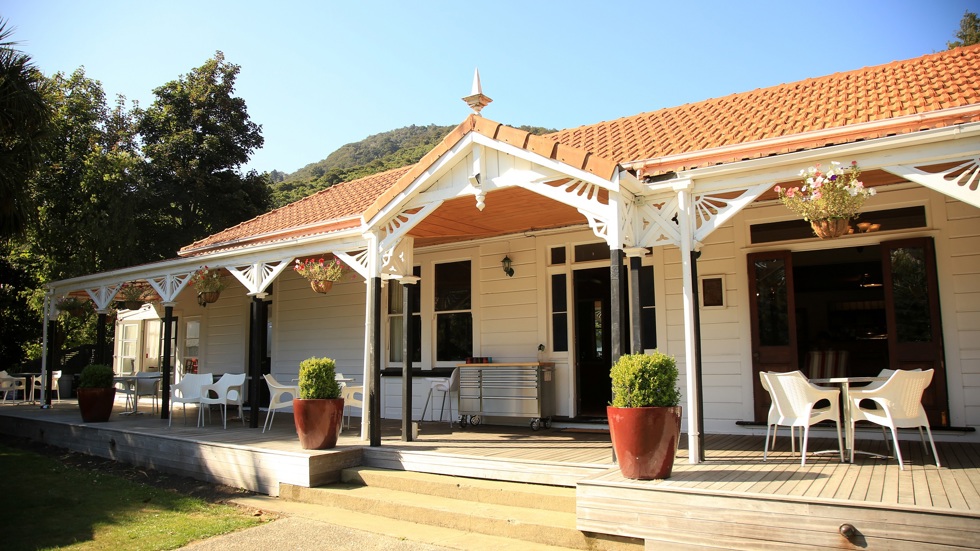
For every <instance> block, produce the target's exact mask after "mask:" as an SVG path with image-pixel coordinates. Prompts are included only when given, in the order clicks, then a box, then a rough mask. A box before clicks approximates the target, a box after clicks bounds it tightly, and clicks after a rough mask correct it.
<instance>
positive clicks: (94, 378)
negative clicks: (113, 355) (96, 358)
mask: <svg viewBox="0 0 980 551" xmlns="http://www.w3.org/2000/svg"><path fill="white" fill-rule="evenodd" d="M113 376H115V373H113V371H112V368H111V367H109V366H107V365H102V364H91V365H87V366H85V369H83V370H82V374H81V377H80V378H79V381H78V388H109V387H111V386H112V378H113Z"/></svg>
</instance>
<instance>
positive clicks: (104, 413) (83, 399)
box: [77, 387, 116, 423]
mask: <svg viewBox="0 0 980 551" xmlns="http://www.w3.org/2000/svg"><path fill="white" fill-rule="evenodd" d="M77 394H78V410H79V411H80V412H81V413H82V421H85V422H86V423H103V422H105V421H108V420H109V417H110V416H111V415H112V404H113V403H114V402H115V400H116V389H115V387H109V388H80V389H78V390H77Z"/></svg>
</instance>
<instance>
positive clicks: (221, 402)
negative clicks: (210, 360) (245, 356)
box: [197, 373, 245, 429]
mask: <svg viewBox="0 0 980 551" xmlns="http://www.w3.org/2000/svg"><path fill="white" fill-rule="evenodd" d="M211 393H214V395H213V396H212V395H211ZM244 401H245V374H244V373H225V374H224V375H222V376H221V378H220V379H218V382H216V383H214V384H210V385H204V387H202V388H201V408H200V410H198V415H197V418H198V421H197V425H198V426H199V427H203V426H204V410H205V409H207V410H208V417H210V416H211V409H210V406H212V405H218V406H220V407H221V420H222V424H223V425H224V428H226V429H227V428H228V406H237V407H238V417H239V418H240V419H241V420H242V425H244V424H245V416H244V415H242V403H244ZM205 406H209V407H205Z"/></svg>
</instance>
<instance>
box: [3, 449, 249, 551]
mask: <svg viewBox="0 0 980 551" xmlns="http://www.w3.org/2000/svg"><path fill="white" fill-rule="evenodd" d="M0 477H2V479H3V484H2V486H0V519H3V520H2V525H3V526H4V527H5V529H4V531H3V532H4V533H3V537H2V539H0V549H3V550H5V551H14V550H20V549H107V550H113V551H115V550H119V549H126V550H130V549H134V550H135V549H148V550H150V549H176V548H179V547H181V546H183V545H186V544H187V543H189V542H191V541H194V540H198V539H203V538H207V537H211V536H216V535H219V534H225V533H228V532H233V531H235V530H240V529H242V528H247V527H249V526H254V525H256V524H258V523H260V522H262V520H261V519H259V518H257V517H255V516H253V515H252V514H251V512H249V511H247V510H244V509H239V508H237V507H233V506H229V505H220V504H213V503H208V502H207V501H204V500H201V499H197V498H193V497H189V496H185V495H180V494H178V493H177V492H174V491H172V490H165V489H161V488H156V487H153V486H150V485H146V484H141V483H138V482H133V481H130V480H127V479H125V478H121V477H118V476H115V475H110V474H106V473H103V472H100V471H98V470H93V469H86V468H79V467H66V466H64V465H62V464H60V463H58V462H57V461H55V460H54V459H52V458H49V457H46V456H43V455H39V454H37V453H34V452H31V451H26V450H22V449H16V448H11V447H8V446H4V445H2V444H0Z"/></svg>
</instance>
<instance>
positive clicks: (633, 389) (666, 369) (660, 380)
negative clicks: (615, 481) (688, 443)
mask: <svg viewBox="0 0 980 551" xmlns="http://www.w3.org/2000/svg"><path fill="white" fill-rule="evenodd" d="M609 376H610V378H611V379H612V391H613V400H612V405H610V406H609V407H607V408H606V415H607V416H608V419H609V432H610V436H611V437H612V444H613V449H614V450H615V451H616V459H617V460H618V461H619V469H620V471H621V472H622V473H623V476H625V477H626V478H633V479H639V480H653V479H661V478H668V477H670V471H671V469H672V468H673V467H674V455H675V454H676V452H677V443H678V439H679V438H680V432H681V407H680V406H679V405H678V404H679V403H680V399H681V394H680V391H679V390H678V389H677V362H676V361H675V360H674V358H673V356H668V355H666V354H663V353H661V352H660V351H657V350H655V351H654V352H653V353H652V354H626V355H623V356H621V357H620V358H619V360H617V361H616V364H615V365H613V367H612V369H611V370H610V372H609Z"/></svg>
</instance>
